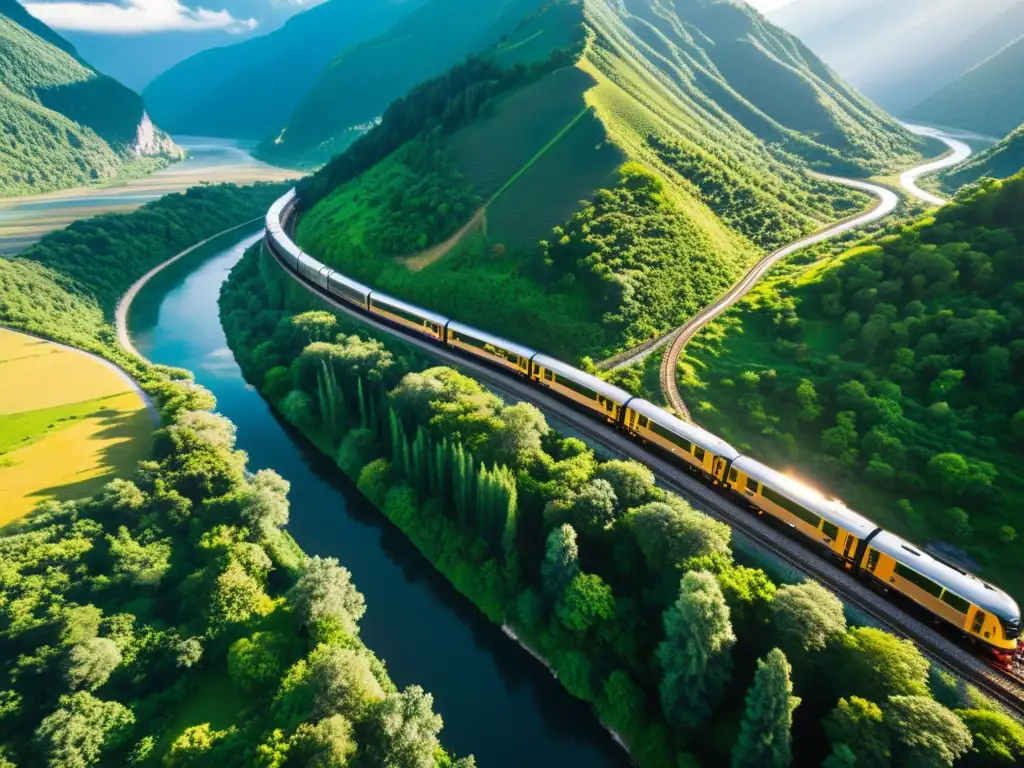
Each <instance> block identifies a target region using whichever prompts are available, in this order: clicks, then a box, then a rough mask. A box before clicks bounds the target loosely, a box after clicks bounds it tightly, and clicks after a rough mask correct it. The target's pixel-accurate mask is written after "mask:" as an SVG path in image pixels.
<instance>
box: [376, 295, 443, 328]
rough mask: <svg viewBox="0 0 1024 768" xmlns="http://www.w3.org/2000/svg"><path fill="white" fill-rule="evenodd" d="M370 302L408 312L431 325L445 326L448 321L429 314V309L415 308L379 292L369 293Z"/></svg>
mask: <svg viewBox="0 0 1024 768" xmlns="http://www.w3.org/2000/svg"><path fill="white" fill-rule="evenodd" d="M370 301H378V302H380V303H381V304H387V305H388V306H391V307H394V308H395V309H399V310H401V311H402V312H408V313H410V314H413V315H417V316H418V317H422V318H423V319H424V320H429V321H430V322H432V323H437V324H438V325H447V324H448V323H449V319H448V318H447V317H445V316H444V315H439V314H437V313H436V312H431V311H430V310H429V309H423V307H417V306H416V305H415V304H409V303H408V302H405V301H402V300H401V299H396V298H394V297H393V296H388V295H387V294H386V293H381V292H380V291H371V292H370Z"/></svg>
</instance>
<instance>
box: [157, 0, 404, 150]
mask: <svg viewBox="0 0 1024 768" xmlns="http://www.w3.org/2000/svg"><path fill="white" fill-rule="evenodd" d="M419 4H420V0H404V1H403V0H392V1H390V2H372V3H365V2H361V1H360V0H330V2H326V3H323V4H321V5H316V6H315V7H313V8H310V9H309V10H308V11H305V12H303V13H299V14H296V15H295V16H293V17H292V18H291V19H289V20H288V22H287V23H286V24H285V25H284V26H283V27H282V28H281V29H278V30H275V31H274V32H271V33H270V34H268V35H264V36H261V37H257V38H254V39H252V40H246V41H245V42H242V43H239V44H237V45H231V46H224V47H222V48H212V49H208V50H205V51H202V52H201V53H198V54H196V55H195V56H192V57H190V58H188V59H186V60H185V61H182V62H180V63H178V64H176V65H175V66H173V67H171V68H170V69H169V70H167V71H166V72H164V73H163V74H161V75H160V76H159V77H157V78H156V79H155V80H154V81H153V82H152V83H151V84H150V85H149V86H147V87H146V90H145V92H144V96H145V98H146V104H147V105H148V107H149V110H150V112H151V114H152V115H153V117H154V119H155V120H156V121H157V122H159V123H160V125H162V126H164V127H165V128H166V129H167V130H169V131H172V132H175V133H185V134H190V135H196V136H230V137H241V138H253V139H262V138H265V137H266V136H268V135H270V134H276V133H277V132H278V131H279V130H280V129H281V127H282V125H283V124H284V123H285V121H286V120H287V119H288V115H289V114H290V113H291V111H292V109H294V108H295V106H296V104H297V103H298V101H299V100H300V99H301V98H302V95H303V94H304V93H305V91H306V89H307V88H308V87H309V86H310V85H311V84H312V83H313V81H314V80H315V79H316V77H317V75H318V74H319V73H320V71H321V70H322V69H323V68H324V67H325V66H326V65H327V63H328V62H329V61H331V59H333V58H334V57H335V56H337V55H338V54H339V53H340V52H341V51H343V50H345V49H346V48H347V47H349V46H351V45H355V44H358V43H360V42H362V41H364V40H367V39H369V38H371V37H375V36H376V35H379V34H381V33H382V32H384V31H385V30H387V29H388V27H390V26H391V25H392V24H393V23H395V21H397V20H398V19H399V18H400V17H401V16H402V15H403V14H405V13H408V12H409V11H411V10H412V9H413V8H415V7H417V6H418V5H419ZM271 93H272V94H273V98H267V94H271Z"/></svg>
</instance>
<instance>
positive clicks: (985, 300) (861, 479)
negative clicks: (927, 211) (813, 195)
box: [681, 175, 1024, 598]
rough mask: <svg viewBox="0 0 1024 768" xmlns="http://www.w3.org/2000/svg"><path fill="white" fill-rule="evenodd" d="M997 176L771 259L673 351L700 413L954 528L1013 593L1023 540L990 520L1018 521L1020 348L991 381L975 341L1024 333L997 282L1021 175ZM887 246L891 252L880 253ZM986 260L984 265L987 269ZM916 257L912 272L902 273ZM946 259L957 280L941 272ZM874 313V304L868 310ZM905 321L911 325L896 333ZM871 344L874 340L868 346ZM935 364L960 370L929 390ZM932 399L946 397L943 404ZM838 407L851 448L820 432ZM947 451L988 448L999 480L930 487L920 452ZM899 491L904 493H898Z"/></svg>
mask: <svg viewBox="0 0 1024 768" xmlns="http://www.w3.org/2000/svg"><path fill="white" fill-rule="evenodd" d="M1006 184H1007V186H1006V187H1005V188H1001V191H999V190H1000V188H998V187H997V188H996V190H997V191H992V190H989V191H986V192H982V193H973V194H974V195H976V196H973V197H971V198H970V199H968V200H965V199H961V200H960V201H959V204H957V205H951V206H948V207H947V208H946V209H943V211H942V212H941V213H940V214H938V221H937V222H936V220H935V219H923V220H922V221H920V222H918V223H916V224H915V225H913V226H911V227H908V228H906V229H905V230H903V231H902V232H901V233H896V232H886V233H883V234H882V235H881V236H879V237H877V238H875V239H874V240H872V241H869V242H868V243H867V245H866V246H861V247H856V248H852V249H850V250H847V251H845V252H842V253H841V254H838V255H837V254H833V253H830V252H829V251H828V250H827V249H822V250H820V251H819V252H818V260H817V261H816V260H815V259H814V258H813V257H811V258H808V259H807V260H806V261H805V262H804V263H803V264H791V265H789V266H788V267H783V268H781V269H780V270H777V271H776V272H775V274H774V275H773V279H770V280H769V282H768V283H766V284H765V285H764V286H762V287H760V288H759V289H757V290H756V291H755V292H754V293H753V294H752V295H751V297H750V298H749V299H747V300H745V301H744V302H743V303H742V304H741V305H739V306H738V307H737V308H735V309H733V310H731V311H730V312H729V313H728V314H727V315H725V316H724V317H723V319H721V320H720V321H718V322H716V323H714V324H712V325H711V326H710V327H709V328H708V329H707V330H706V331H704V332H702V334H701V335H700V336H698V338H697V339H695V340H694V342H693V343H692V344H691V346H690V348H689V350H688V359H687V360H685V361H684V363H683V364H682V370H681V383H682V385H683V390H684V397H686V398H687V400H688V402H689V404H690V407H691V409H692V410H693V412H694V413H695V416H696V418H697V420H698V421H699V422H700V423H701V424H702V425H703V426H706V427H708V428H709V429H712V430H713V431H716V432H717V433H718V434H721V435H723V436H724V437H726V438H727V439H729V440H730V441H732V442H733V443H734V444H735V445H737V446H738V447H740V449H741V450H744V451H750V452H752V453H753V454H754V455H757V456H761V457H767V458H770V459H771V461H772V463H773V464H775V465H776V466H780V467H782V468H786V467H787V465H790V464H791V465H792V466H794V467H801V468H802V471H804V472H812V473H813V476H814V477H815V479H816V482H817V483H819V484H820V485H822V486H823V487H824V490H826V491H827V492H832V493H836V494H838V495H839V496H841V497H842V498H844V499H845V500H846V502H847V503H849V504H850V505H851V506H853V507H854V508H855V509H860V510H861V511H862V512H863V513H865V514H866V515H868V516H869V517H871V518H872V519H874V520H875V521H876V522H878V523H879V524H881V525H883V526H886V527H888V528H891V529H892V530H894V531H896V532H898V533H900V534H902V535H906V536H909V537H911V538H913V539H917V540H919V541H923V542H937V541H943V542H950V541H952V542H955V543H956V545H957V546H959V547H962V548H963V549H964V550H966V553H967V555H968V557H970V558H973V559H974V560H975V561H976V563H978V564H980V570H981V571H982V572H983V573H984V575H985V576H986V577H988V578H990V579H992V580H993V581H994V582H996V583H998V584H1000V585H1001V586H1003V587H1005V588H1007V589H1008V590H1010V591H1011V593H1013V594H1015V595H1016V596H1017V597H1018V598H1019V597H1021V596H1022V595H1024V567H1022V565H1024V558H1022V557H1021V549H1020V544H1019V540H1018V543H1015V544H1008V543H1005V542H1003V541H1001V540H1000V539H999V529H1000V526H1003V525H1012V526H1016V527H1017V528H1018V529H1021V526H1022V523H1021V520H1020V518H1019V515H1017V514H1015V511H1016V510H1020V509H1021V508H1022V504H1024V476H1022V475H1021V473H1020V470H1019V444H1020V443H1019V437H1018V436H1016V433H1015V431H1014V430H1015V429H1016V427H1014V428H1011V419H1012V417H1013V415H1014V414H1015V413H1016V412H1017V411H1018V409H1020V408H1021V406H1022V405H1024V401H1022V400H1021V397H1020V394H1019V389H1018V388H1017V387H1016V386H1015V385H1014V379H1013V376H1014V375H1015V374H1013V373H1012V371H1013V370H1015V369H1016V368H1017V367H1018V360H1019V358H1018V357H1015V356H1013V355H1012V354H1011V355H1010V356H1009V357H1008V358H1007V359H1008V360H1009V361H1010V362H1009V365H1010V366H1011V367H1010V369H1008V370H1009V371H1011V373H1010V374H1009V375H1010V376H1011V378H1010V379H1008V380H1007V379H1002V380H1001V381H1000V382H999V383H992V384H987V383H986V381H987V380H986V379H984V378H983V377H985V376H1001V375H1004V374H1002V373H999V371H1001V370H1002V369H1000V368H998V367H995V368H990V367H988V366H987V361H988V359H989V358H985V357H982V354H983V352H984V351H985V350H990V349H992V348H997V352H996V353H993V354H994V355H995V357H996V359H999V355H1003V354H1004V352H1002V351H999V350H1004V351H1005V350H1006V349H1010V350H1015V349H1018V348H1019V347H1020V346H1021V343H1022V342H1021V341H1020V339H1021V333H1022V331H1021V326H1020V323H1019V320H1015V318H1016V317H1018V316H1019V313H1020V306H1021V301H1020V297H1019V295H1018V294H1014V293H1013V291H1012V289H1009V288H1006V287H1005V286H1009V285H1011V284H1012V279H1008V278H1007V277H1006V273H1007V272H1008V273H1009V274H1010V275H1012V274H1014V273H1015V270H1016V267H1015V264H1017V263H1018V262H1019V256H1020V253H1021V251H1020V246H1019V243H1021V242H1024V231H1022V230H1021V227H1020V221H1021V220H1022V213H1024V178H1022V177H1021V176H1019V175H1018V176H1017V177H1015V179H1014V180H1011V182H1007V183H1006ZM1015 242H1016V243H1017V244H1016V245H1015V244H1014V243H1015ZM937 249H941V253H942V254H943V255H944V258H948V259H956V261H955V262H953V263H954V264H955V268H954V267H950V268H951V269H954V271H953V272H952V273H947V272H946V271H945V269H946V266H947V265H946V264H945V262H944V261H942V260H941V259H939V258H936V257H933V256H932V254H936V253H938V252H939V250H937ZM882 254H887V255H886V256H885V259H884V260H883V258H882V257H881V255H882ZM1014 254H1016V255H1014ZM915 261H916V266H915ZM986 263H987V264H988V266H984V265H985V264H986ZM989 269H994V272H993V273H992V275H990V276H989V277H988V278H986V277H985V275H987V274H989V272H988V270H989ZM936 270H937V271H936ZM912 273H918V274H920V275H923V276H922V277H917V278H913V277H911V274H912ZM950 274H951V275H952V278H951V280H952V282H950V283H948V284H947V283H946V282H943V281H942V279H940V276H942V275H947V276H948V275H950ZM999 275H1002V276H999ZM936 280H939V282H938V283H936V282H934V281H936ZM917 281H920V285H922V286H923V288H922V289H921V290H920V291H919V292H917V293H916V295H917V296H918V299H919V300H920V301H921V302H922V304H923V310H922V315H921V316H920V317H921V318H924V322H922V321H920V320H918V321H917V322H915V320H914V317H915V314H914V313H916V311H917V309H918V308H920V307H918V306H917V305H916V304H913V303H908V302H907V299H908V297H910V296H912V295H915V289H914V287H913V286H914V285H917ZM861 285H863V286H864V287H863V288H862V289H861V288H860V286H861ZM872 286H873V287H872ZM858 291H859V292H858ZM837 292H838V293H837ZM830 293H837V295H839V296H841V297H843V298H842V302H841V303H842V306H840V307H839V308H838V309H836V310H835V311H832V312H830V313H827V312H826V309H827V308H828V307H831V306H833V304H832V299H829V298H828V297H827V295H826V294H830ZM890 308H896V313H897V316H896V318H894V319H892V320H890V321H885V322H883V321H882V320H881V318H884V317H885V315H883V314H880V313H885V312H888V311H890ZM847 310H853V311H855V312H857V313H858V314H859V315H860V318H859V319H858V322H857V323H856V324H855V325H860V322H861V320H863V321H865V322H864V325H863V326H862V327H860V328H859V329H855V328H852V327H851V326H850V325H848V323H852V322H853V321H852V320H849V319H847V317H848V316H847ZM946 313H948V317H945V319H940V318H942V317H943V316H944V315H945V314H946ZM872 318H879V319H876V320H875V323H874V324H869V323H868V322H867V321H868V320H871V319H872ZM908 318H909V319H908ZM954 318H955V319H954ZM989 321H991V322H992V323H993V325H992V326H991V328H990V330H989V331H988V332H987V333H990V334H991V335H985V336H984V340H981V338H982V337H971V335H970V334H969V333H968V334H967V335H966V336H965V335H964V333H963V332H964V331H965V330H968V329H973V328H974V327H975V325H974V324H975V323H977V322H989ZM787 328H789V329H790V330H788V331H787V330H784V329H787ZM886 329H887V330H886ZM876 331H879V332H881V336H880V337H877V338H876V337H875V336H874V333H875V332H876ZM908 332H909V333H908ZM929 332H931V333H935V334H937V343H938V344H939V346H938V349H937V350H934V349H932V348H930V347H929V348H928V349H927V350H926V347H928V345H929V344H931V343H932V341H933V340H930V339H928V338H925V337H926V336H927V335H928V334H929ZM902 334H907V336H906V337H905V340H904V341H899V339H901V338H904V337H903V336H902ZM957 334H959V335H957ZM874 344H878V347H877V349H878V350H880V351H879V352H877V353H872V352H869V351H868V350H869V349H871V348H872V345H874ZM979 345H980V346H979ZM900 346H902V347H905V348H907V349H911V350H914V351H915V353H916V354H915V355H911V356H910V360H911V362H910V363H909V368H908V364H907V363H906V361H905V360H904V361H903V363H899V362H897V358H896V352H895V351H893V350H894V349H895V348H896V347H900ZM936 351H937V352H938V353H939V354H941V355H943V356H944V357H942V358H939V357H934V356H933V357H927V355H926V352H931V353H933V354H934V352H936ZM900 354H906V353H905V352H903V353H900ZM934 365H938V366H940V367H948V368H951V369H959V370H965V371H966V379H965V380H964V382H963V383H962V384H961V385H960V386H959V387H958V388H954V389H953V390H952V391H950V392H946V393H943V394H938V393H937V391H935V390H933V389H931V388H930V387H929V382H930V381H933V380H934V376H935V372H934V370H933V369H932V368H928V366H934ZM992 371H995V373H992ZM751 373H754V374H757V376H756V377H753V378H752V377H751V376H750V374H751ZM804 380H807V381H810V382H812V383H813V384H814V386H815V388H816V391H817V398H816V400H817V407H819V408H821V413H820V414H818V415H815V414H813V413H810V414H808V413H807V412H806V411H804V404H803V402H802V401H801V400H800V397H799V396H798V395H797V392H796V388H797V386H798V385H799V384H800V383H801V382H802V381H804ZM851 381H861V382H863V383H864V384H865V385H866V387H867V388H868V391H869V392H870V395H871V397H873V398H882V399H887V400H889V401H891V402H894V403H897V404H898V410H894V409H893V408H892V407H891V406H890V405H888V404H886V408H882V407H881V404H880V402H879V401H878V400H873V401H871V402H870V404H869V405H866V406H864V405H858V404H856V403H855V402H853V401H852V400H850V399H849V398H847V399H846V400H843V399H842V398H841V396H840V394H839V391H838V389H837V388H838V387H840V386H841V385H843V384H846V383H849V382H851ZM897 383H898V384H899V386H898V387H896V388H895V389H894V388H893V387H894V384H897ZM936 402H939V403H940V405H939V406H936V405H934V404H935V403H936ZM941 402H948V405H949V409H946V408H945V406H942V405H941ZM842 410H853V411H854V412H856V413H857V419H856V434H855V435H854V438H855V439H854V442H853V443H852V447H853V448H854V449H855V450H856V451H857V453H855V454H851V455H849V456H847V457H846V458H842V457H840V458H833V457H832V456H830V455H829V453H830V449H829V448H828V447H827V446H826V443H825V439H824V437H823V432H824V431H825V430H827V429H829V428H831V427H833V426H834V425H836V423H837V418H836V414H837V412H838V411H842ZM802 412H803V413H802ZM872 429H877V430H879V431H880V433H882V434H887V435H892V436H894V437H896V438H897V443H901V444H902V446H903V447H902V448H900V447H899V445H898V444H886V443H878V442H877V441H876V442H872V438H871V437H869V433H870V431H871V430H872ZM857 437H859V439H860V443H859V445H858V443H857V442H856V438H857ZM886 439H887V440H888V438H886ZM947 451H953V452H958V453H960V454H962V455H963V456H964V457H965V458H966V459H967V460H968V461H972V462H978V461H981V462H988V463H991V464H992V465H993V466H994V467H995V469H996V471H997V473H998V475H997V478H996V480H995V483H994V487H995V493H994V495H991V496H984V495H981V496H977V497H972V496H970V495H968V496H964V497H959V498H958V497H957V496H956V494H955V493H952V492H949V491H948V490H945V489H941V488H939V487H937V485H936V482H937V481H936V480H935V478H934V476H933V475H932V474H931V473H930V472H929V471H928V469H927V467H926V465H927V462H928V461H929V460H930V458H931V457H932V456H934V455H936V454H939V453H943V452H947ZM883 454H884V455H883ZM875 459H880V460H883V461H885V462H886V463H888V464H891V466H892V468H893V469H895V470H896V474H895V476H891V477H889V476H887V474H888V473H887V472H886V470H884V469H883V468H881V467H877V468H876V469H875V470H874V471H872V470H870V469H869V464H868V463H869V461H873V460H875ZM879 470H880V471H879ZM900 499H907V500H909V501H910V506H909V507H908V506H906V505H902V506H901V504H900V503H898V501H899V500H900ZM952 506H959V507H962V508H964V509H966V510H967V512H968V513H969V516H970V526H971V527H972V528H973V534H971V533H967V534H964V533H963V532H960V533H958V532H957V529H956V526H955V525H954V524H953V522H952V520H951V519H950V518H949V516H948V514H947V512H946V510H947V509H949V508H950V507H952Z"/></svg>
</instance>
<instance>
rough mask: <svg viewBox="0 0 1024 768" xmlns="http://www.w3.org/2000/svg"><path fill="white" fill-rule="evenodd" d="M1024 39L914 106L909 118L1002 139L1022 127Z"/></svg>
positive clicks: (1023, 116)
mask: <svg viewBox="0 0 1024 768" xmlns="http://www.w3.org/2000/svg"><path fill="white" fill-rule="evenodd" d="M1021 72H1024V35H1022V36H1021V37H1019V38H1017V40H1016V41H1015V42H1013V43H1011V44H1010V45H1007V46H1006V47H1005V48H1003V49H1002V50H1000V51H998V52H996V53H995V54H994V55H993V56H991V57H990V58H989V59H987V60H986V61H984V62H983V63H981V64H979V65H978V66H976V67H974V68H973V69H971V70H970V71H968V72H965V73H964V74H963V75H961V76H960V77H958V78H957V79H956V80H954V81H953V82H952V83H950V84H949V85H947V86H946V87H945V88H943V89H942V90H940V91H938V92H937V93H935V94H934V95H932V96H930V97H929V98H927V99H925V100H924V101H923V102H921V103H920V104H919V105H917V106H916V107H915V108H914V109H913V111H912V116H913V117H914V119H917V120H926V121H929V122H933V123H938V124H940V125H955V126H956V127H958V128H967V129H969V130H972V131H979V132H981V133H986V134H989V135H990V136H1005V135H1006V134H1008V133H1009V132H1010V131H1012V130H1013V129H1014V128H1016V127H1017V126H1018V125H1020V124H1021V123H1024V78H1022V77H1021Z"/></svg>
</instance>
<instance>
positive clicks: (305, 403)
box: [281, 389, 316, 429]
mask: <svg viewBox="0 0 1024 768" xmlns="http://www.w3.org/2000/svg"><path fill="white" fill-rule="evenodd" d="M281 412H282V413H283V414H284V417H285V418H286V419H288V421H289V422H291V423H292V424H294V425H295V426H296V427H299V428H300V429H307V428H309V427H312V426H314V424H315V422H316V417H315V414H314V411H313V399H312V398H311V397H310V396H309V395H307V394H306V393H305V392H303V391H301V390H298V389H293V390H292V391H291V392H289V393H288V394H287V395H286V396H285V398H284V402H282V403H281Z"/></svg>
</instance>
